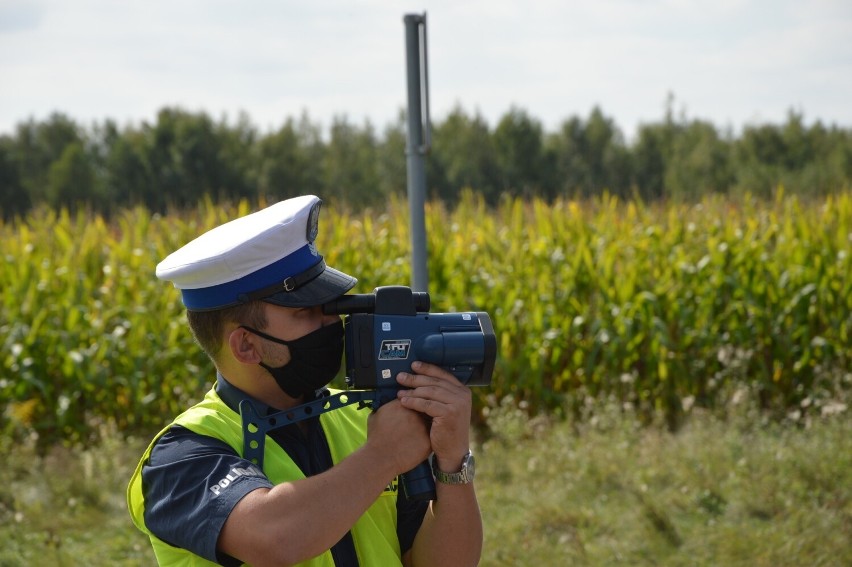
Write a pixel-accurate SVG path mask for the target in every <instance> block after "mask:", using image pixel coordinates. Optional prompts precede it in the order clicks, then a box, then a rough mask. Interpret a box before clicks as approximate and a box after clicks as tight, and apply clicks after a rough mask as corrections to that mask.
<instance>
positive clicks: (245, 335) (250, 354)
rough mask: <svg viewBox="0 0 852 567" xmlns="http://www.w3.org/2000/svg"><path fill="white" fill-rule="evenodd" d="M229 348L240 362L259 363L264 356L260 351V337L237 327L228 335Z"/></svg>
mask: <svg viewBox="0 0 852 567" xmlns="http://www.w3.org/2000/svg"><path fill="white" fill-rule="evenodd" d="M228 348H230V349H231V354H233V355H234V358H236V359H237V360H238V361H239V362H242V363H243V364H258V363H259V362H260V361H261V359H262V358H263V357H262V356H261V353H260V337H257V336H256V335H254V334H253V333H250V332H248V331H247V330H246V329H244V328H242V327H237V328H236V329H234V330H233V331H231V333H230V334H229V335H228Z"/></svg>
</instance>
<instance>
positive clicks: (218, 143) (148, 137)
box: [0, 98, 852, 218]
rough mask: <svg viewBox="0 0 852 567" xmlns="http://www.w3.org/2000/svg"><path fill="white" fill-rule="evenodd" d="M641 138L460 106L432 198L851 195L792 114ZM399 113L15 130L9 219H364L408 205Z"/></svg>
mask: <svg viewBox="0 0 852 567" xmlns="http://www.w3.org/2000/svg"><path fill="white" fill-rule="evenodd" d="M672 106H673V103H672V99H671V98H669V100H668V102H667V106H666V110H665V113H664V116H663V117H662V118H661V119H660V120H658V121H656V122H651V123H646V124H643V125H641V126H640V127H639V128H638V131H637V135H636V137H635V140H633V141H631V142H627V141H626V140H625V137H624V135H623V133H622V132H621V130H620V129H619V127H618V126H617V125H616V124H615V122H614V120H613V119H612V118H609V117H607V116H606V115H605V114H604V113H603V112H602V111H601V109H600V108H597V107H596V108H594V109H592V110H591V112H590V113H589V114H588V116H586V117H579V116H573V117H570V118H568V119H566V120H564V121H563V122H562V124H561V125H560V126H559V128H558V129H557V130H556V131H552V132H549V131H545V129H544V128H543V126H542V123H541V121H540V120H538V119H536V118H535V117H534V116H532V115H531V114H530V113H528V112H527V111H526V110H524V109H521V108H517V107H512V108H511V109H510V110H509V111H507V112H506V113H505V114H504V115H503V116H502V117H501V119H500V120H499V121H498V123H497V124H496V125H495V126H493V127H492V126H491V125H490V124H488V122H487V121H486V120H485V119H484V118H483V117H482V116H481V115H480V114H479V113H477V112H474V113H470V112H468V111H466V110H465V109H464V108H462V107H460V106H457V107H456V108H455V109H453V110H452V111H451V112H450V113H449V114H448V115H447V116H446V117H445V118H444V119H443V120H440V121H438V122H436V123H435V124H434V125H433V131H432V139H433V147H432V151H431V153H430V155H429V156H428V158H427V173H426V175H427V185H428V190H429V197H430V198H433V199H440V200H443V201H445V202H449V203H452V202H454V200H455V199H456V198H457V196H458V195H459V193H460V191H461V190H462V189H465V188H470V189H473V190H474V191H477V192H479V193H481V194H482V195H483V196H484V198H485V199H486V201H487V202H489V203H496V202H497V201H498V200H499V199H500V197H501V196H502V195H504V194H509V195H514V196H518V195H520V196H529V197H540V198H544V199H548V200H550V199H554V198H557V197H571V198H583V197H588V196H592V195H596V194H599V193H601V192H602V191H607V192H609V193H610V194H613V195H618V196H620V197H624V198H631V197H638V198H641V199H643V200H646V201H654V200H660V199H668V200H691V199H697V198H700V197H702V196H704V195H706V194H708V193H726V194H743V193H750V194H752V195H756V196H759V197H768V196H770V195H771V194H772V192H773V191H774V190H775V189H776V188H777V187H778V186H783V187H784V189H785V191H786V192H787V193H793V194H797V195H802V196H823V195H825V194H828V193H832V192H837V191H842V190H846V189H848V188H849V187H850V185H852V130H850V129H845V128H841V127H838V126H835V125H825V124H823V123H822V122H820V121H817V122H816V123H814V124H812V125H806V124H805V121H804V118H803V115H802V114H801V113H797V112H794V111H790V112H789V113H788V116H787V119H786V122H785V123H783V124H762V125H749V126H745V127H744V128H743V129H742V131H741V132H740V133H739V134H738V135H736V136H735V135H733V134H732V133H731V131H730V129H728V130H723V129H720V128H717V127H716V126H715V125H713V124H712V123H709V122H707V121H703V120H698V119H688V118H687V117H686V116H685V114H684V113H681V114H680V115H677V116H676V115H675V112H674V111H673V109H672ZM405 146H406V125H405V116H404V113H402V112H401V113H400V115H399V117H398V119H397V120H396V122H395V123H392V124H390V125H388V126H386V127H385V128H384V129H383V130H382V131H381V132H378V131H377V130H376V128H375V127H374V126H373V125H372V124H371V123H370V122H369V121H367V122H364V123H363V124H360V125H358V124H354V123H352V122H351V121H350V120H349V119H348V118H346V117H345V116H338V117H335V118H334V119H333V120H332V122H331V125H330V127H329V128H328V130H327V131H324V130H323V128H321V126H320V125H319V124H318V123H317V122H315V121H313V120H311V118H310V117H309V116H308V115H307V114H306V113H303V114H302V115H301V116H300V117H298V118H293V117H289V118H287V119H286V120H285V121H284V123H283V125H281V126H280V127H279V128H277V129H276V130H273V131H269V132H261V131H260V130H259V129H258V128H257V127H256V126H255V125H253V124H252V123H251V121H250V120H249V118H248V116H247V115H245V114H243V115H241V116H240V117H239V118H238V119H237V120H236V121H235V123H229V121H227V120H225V119H221V120H215V119H213V118H212V117H211V116H209V115H208V114H207V113H205V112H189V111H186V110H184V109H181V108H176V107H166V108H163V109H161V110H160V111H159V113H158V114H157V117H156V120H155V121H154V122H153V123H148V122H142V123H141V124H139V125H126V126H119V125H118V124H117V123H116V122H115V121H113V120H106V121H104V122H103V123H95V124H93V125H91V126H84V125H81V124H79V123H77V122H76V121H74V120H73V119H72V118H70V117H68V116H67V115H65V114H62V113H54V114H52V115H51V116H49V117H48V118H47V119H46V120H43V121H36V120H34V119H29V120H27V121H24V122H21V123H19V124H18V125H17V126H16V128H15V132H14V133H13V134H9V135H3V136H0V211H2V215H3V216H4V217H6V218H10V217H12V216H14V215H19V214H23V213H25V212H26V211H28V210H29V209H30V208H32V207H34V206H37V205H39V204H47V205H49V206H53V207H68V208H72V209H73V208H76V207H80V206H85V207H89V208H92V209H94V210H97V211H99V212H102V213H107V214H108V213H109V212H110V211H112V210H113V209H115V208H120V207H126V206H133V205H144V206H146V207H148V208H149V209H151V210H154V211H163V210H165V209H167V208H168V207H182V206H187V205H193V204H195V203H196V202H197V201H198V200H199V199H200V198H202V197H204V196H208V197H210V198H212V199H213V200H214V201H216V200H219V199H228V200H235V199H240V198H249V199H259V198H265V199H267V200H278V199H282V198H286V197H289V196H293V195H299V194H305V193H314V194H319V195H322V196H323V197H324V198H325V199H328V200H331V201H338V202H343V203H344V204H346V205H349V206H352V207H355V208H358V207H360V206H368V205H375V204H379V203H381V202H384V201H385V200H386V199H387V198H388V197H389V196H390V195H392V194H400V195H404V194H405V191H406V163H405Z"/></svg>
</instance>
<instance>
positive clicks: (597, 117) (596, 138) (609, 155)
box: [546, 107, 631, 197]
mask: <svg viewBox="0 0 852 567" xmlns="http://www.w3.org/2000/svg"><path fill="white" fill-rule="evenodd" d="M546 145H547V151H548V153H549V154H550V155H552V156H553V158H552V159H553V161H554V180H553V184H554V187H555V190H556V191H557V192H558V193H560V194H567V195H577V196H582V197H588V196H592V195H597V194H599V193H600V192H601V191H603V190H608V191H609V192H610V193H613V194H616V195H627V194H628V192H629V189H630V175H631V170H630V156H629V153H628V150H627V147H626V145H625V143H624V137H623V135H622V133H621V131H620V130H619V129H618V128H617V127H616V125H615V122H614V121H613V120H612V119H610V118H607V117H605V116H604V114H603V112H601V110H600V108H598V107H595V108H593V109H592V111H591V113H590V114H589V118H588V119H587V120H585V121H583V120H581V119H580V118H577V117H572V118H570V119H568V120H566V121H564V122H563V123H562V126H561V128H560V130H559V132H557V133H556V134H553V135H551V136H548V138H547V144H546Z"/></svg>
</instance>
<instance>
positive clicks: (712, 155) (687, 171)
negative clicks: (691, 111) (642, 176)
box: [664, 120, 733, 200]
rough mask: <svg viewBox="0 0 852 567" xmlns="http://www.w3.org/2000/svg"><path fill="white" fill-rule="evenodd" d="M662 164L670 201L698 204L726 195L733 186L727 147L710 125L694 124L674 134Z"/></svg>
mask: <svg viewBox="0 0 852 567" xmlns="http://www.w3.org/2000/svg"><path fill="white" fill-rule="evenodd" d="M673 132H674V135H673V136H672V141H671V148H670V152H671V153H670V155H669V156H668V157H667V159H666V160H665V164H666V165H665V176H664V184H665V188H666V193H667V195H668V196H669V197H672V198H674V199H677V200H697V199H700V198H701V196H702V195H707V194H709V193H714V192H718V193H725V192H727V190H728V188H729V187H730V186H731V184H732V182H733V172H732V168H731V163H730V156H729V153H730V151H729V145H728V144H727V142H725V141H724V140H722V139H721V138H720V137H719V133H718V131H717V130H716V128H715V127H714V126H713V125H712V124H710V123H709V122H702V121H699V120H695V121H693V122H691V123H690V124H688V125H686V124H683V125H678V127H677V128H675V129H674V130H673Z"/></svg>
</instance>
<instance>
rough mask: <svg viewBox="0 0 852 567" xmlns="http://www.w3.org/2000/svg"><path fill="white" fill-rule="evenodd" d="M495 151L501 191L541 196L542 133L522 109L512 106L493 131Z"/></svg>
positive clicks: (544, 172) (542, 166)
mask: <svg viewBox="0 0 852 567" xmlns="http://www.w3.org/2000/svg"><path fill="white" fill-rule="evenodd" d="M493 140H494V149H495V152H496V154H497V159H498V163H499V165H500V173H501V190H502V191H505V192H508V193H514V194H519V195H522V196H534V195H535V196H548V195H544V193H545V191H543V186H544V183H543V181H544V180H545V179H547V178H548V175H547V172H546V171H545V170H544V166H545V163H546V161H545V158H544V148H543V130H542V126H541V122H539V121H538V120H536V119H534V118H533V117H531V116H530V115H529V114H528V113H527V112H526V111H525V110H522V109H519V108H516V107H512V108H511V109H510V110H509V112H508V113H506V114H505V115H504V116H503V118H501V119H500V122H499V123H498V124H497V128H496V129H495V130H494V136H493Z"/></svg>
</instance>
